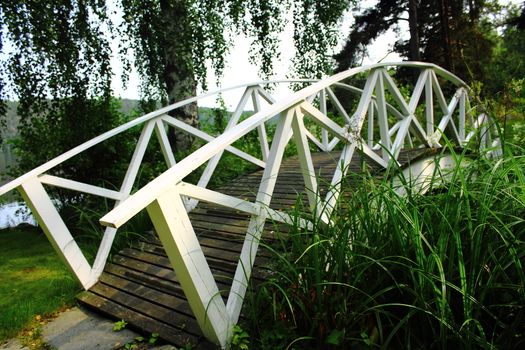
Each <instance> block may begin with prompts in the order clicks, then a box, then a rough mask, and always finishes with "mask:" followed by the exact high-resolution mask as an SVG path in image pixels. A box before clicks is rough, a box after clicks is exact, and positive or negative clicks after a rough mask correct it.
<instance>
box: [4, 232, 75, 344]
mask: <svg viewBox="0 0 525 350" xmlns="http://www.w3.org/2000/svg"><path fill="white" fill-rule="evenodd" d="M0 281H1V283H0V310H2V312H0V342H1V341H2V340H5V339H7V338H10V337H14V336H15V335H16V334H18V333H19V332H20V331H21V330H22V329H23V328H24V327H25V326H26V325H27V324H28V323H29V322H30V321H31V320H32V319H33V318H34V317H35V316H36V315H42V316H43V315H46V314H49V313H52V312H54V311H56V310H57V309H60V308H63V307H65V306H69V305H71V304H73V302H74V297H75V295H76V294H77V293H78V291H79V290H80V287H79V285H78V283H77V281H76V280H75V279H74V277H73V276H72V274H71V273H70V272H69V271H68V270H67V268H66V267H65V265H64V264H63V263H62V261H60V259H59V257H58V256H57V254H56V253H55V251H54V250H53V249H52V247H51V245H50V244H49V241H48V240H47V238H46V237H45V235H44V234H43V233H42V232H41V231H40V230H39V229H37V228H32V227H27V226H24V227H19V228H15V229H5V230H1V231H0ZM37 317H38V318H40V317H41V316H37Z"/></svg>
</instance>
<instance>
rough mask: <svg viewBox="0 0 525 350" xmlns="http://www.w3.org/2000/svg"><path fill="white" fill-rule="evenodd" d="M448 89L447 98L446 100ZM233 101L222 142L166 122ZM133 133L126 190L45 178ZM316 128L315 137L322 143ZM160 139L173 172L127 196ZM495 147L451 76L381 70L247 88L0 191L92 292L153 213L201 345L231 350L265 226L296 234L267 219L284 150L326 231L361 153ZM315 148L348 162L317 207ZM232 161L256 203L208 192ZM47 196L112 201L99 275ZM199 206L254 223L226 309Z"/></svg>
mask: <svg viewBox="0 0 525 350" xmlns="http://www.w3.org/2000/svg"><path fill="white" fill-rule="evenodd" d="M395 67H404V68H409V69H414V70H417V71H418V72H419V75H418V78H417V80H416V83H415V84H414V87H413V90H412V91H410V93H409V94H408V95H407V94H406V93H404V91H403V89H402V88H401V87H400V86H399V84H397V83H396V81H395V79H394V78H393V77H392V76H391V75H390V72H389V70H388V69H389V68H395ZM357 76H361V77H363V80H364V83H363V86H354V85H351V84H350V83H349V80H352V78H355V77H357ZM293 83H302V84H306V85H307V86H306V87H305V88H303V89H301V90H299V91H297V92H294V93H292V94H290V95H289V96H287V97H286V98H281V99H276V98H274V97H273V96H272V95H271V93H269V92H268V91H267V90H265V89H264V86H266V85H269V84H293ZM444 85H448V87H447V88H446V89H445V88H443V86H444ZM229 90H238V91H240V98H239V102H238V104H237V107H236V109H235V111H234V112H233V114H232V115H231V117H230V119H229V121H228V124H227V126H226V128H225V131H224V132H223V133H222V134H221V135H219V136H217V137H213V136H211V135H208V134H206V133H204V132H203V131H200V130H198V129H195V128H193V127H191V126H189V125H186V124H184V123H183V122H181V121H179V120H177V119H175V118H172V117H170V116H169V115H168V112H170V111H172V110H175V109H177V108H180V107H182V106H184V105H186V104H189V103H193V102H196V101H199V100H201V99H203V98H205V97H209V96H214V95H217V94H219V93H223V92H226V91H229ZM343 90H344V91H348V92H350V93H352V94H354V95H355V96H356V98H355V99H354V100H353V101H354V102H353V103H345V102H343V101H341V95H340V94H339V93H338V92H339V91H343ZM446 95H448V96H447V97H445V96H446ZM249 102H251V106H252V108H253V110H254V112H255V113H254V114H253V115H251V116H250V117H248V118H246V119H244V120H242V121H241V114H242V113H243V112H244V111H246V109H247V106H249ZM329 106H330V107H331V110H330V109H329ZM329 112H333V113H334V114H336V115H337V118H332V117H331V116H332V115H333V114H332V113H329ZM271 120H272V121H275V120H277V127H276V130H275V133H274V134H273V137H272V140H271V142H270V141H269V137H268V135H267V128H266V126H267V123H268V122H270V121H271ZM138 125H142V132H141V134H140V137H139V139H138V141H137V146H136V148H135V151H134V153H133V155H132V157H131V160H130V163H129V166H128V170H127V172H126V175H125V177H124V179H123V180H122V183H121V186H120V190H118V191H116V190H111V189H107V188H102V187H99V186H93V185H90V184H86V183H80V182H77V181H74V180H69V179H65V178H61V177H60V176H56V175H51V174H50V171H52V169H53V168H54V167H56V166H57V165H59V164H61V163H63V162H65V161H67V160H69V159H71V158H72V157H74V156H75V155H77V154H79V153H81V152H84V151H86V150H88V149H89V148H90V147H93V146H94V145H96V144H99V143H101V142H103V141H105V140H107V139H109V138H112V137H115V136H116V135H118V134H121V133H123V132H126V131H128V130H130V129H131V128H133V127H135V126H138ZM310 126H314V127H315V130H319V132H318V133H317V134H316V133H315V132H314V131H313V129H312V128H310ZM167 127H174V128H177V129H180V130H182V131H184V132H187V133H189V134H191V135H193V136H194V137H197V138H200V139H202V140H204V141H206V142H207V143H206V144H205V145H204V146H203V147H201V148H199V149H198V150H196V151H195V152H193V153H191V154H190V155H188V156H187V157H185V158H184V159H181V160H177V159H175V155H174V152H173V150H172V149H171V146H170V144H169V142H168V139H167V133H166V128H167ZM153 132H155V135H156V138H157V140H158V142H159V145H160V147H161V151H162V154H163V156H164V159H165V162H166V164H167V168H168V169H167V170H166V171H165V172H164V173H162V174H161V175H159V176H158V177H157V178H156V179H154V180H153V181H151V182H150V183H148V184H147V185H145V186H144V187H143V188H141V189H139V190H137V191H136V192H135V193H132V188H133V185H134V184H135V183H136V178H137V174H138V169H139V167H140V164H141V161H142V159H143V157H144V153H145V150H146V147H147V146H148V143H149V141H150V139H151V138H152V135H153ZM249 132H257V134H258V137H259V141H260V149H261V152H260V153H261V157H260V158H257V157H255V156H254V155H252V154H248V153H246V152H244V151H242V150H240V149H238V148H236V147H234V145H233V144H234V142H235V141H238V140H240V139H242V137H244V136H245V135H246V134H248V133H249ZM493 135H494V133H493V130H492V125H491V123H490V120H489V118H488V117H487V116H486V115H484V114H481V115H479V116H478V115H475V110H474V109H473V108H471V107H470V104H469V100H468V86H467V85H466V84H465V83H464V82H463V81H462V80H460V79H459V78H457V77H456V76H454V75H453V74H451V73H450V72H447V71H446V70H444V69H442V68H440V67H438V66H436V65H433V64H428V63H421V62H401V63H381V64H375V65H371V66H364V67H358V68H353V69H350V70H348V71H345V72H341V73H338V74H336V75H334V76H331V77H328V78H326V79H323V80H320V81H313V80H300V79H299V80H281V81H274V82H257V83H250V84H246V85H241V86H237V87H233V88H228V89H221V90H218V91H215V92H211V93H206V94H203V95H201V96H196V97H192V98H189V99H186V100H184V101H180V102H177V103H175V104H173V105H171V106H168V107H164V108H161V109H159V110H157V111H154V112H152V113H149V114H146V115H144V116H142V117H139V118H137V119H135V120H132V121H130V122H128V123H126V124H124V125H121V126H119V127H117V128H115V129H113V130H110V131H108V132H106V133H104V134H102V135H100V136H98V137H96V138H94V139H92V140H90V141H87V142H86V143H84V144H81V145H79V146H77V147H75V148H74V149H72V150H70V151H68V152H66V153H64V154H62V155H60V156H58V157H56V158H55V159H53V160H51V161H49V162H47V163H45V164H43V165H41V166H39V167H38V168H36V169H34V170H32V171H30V172H28V173H26V174H24V175H22V176H21V177H19V178H17V179H15V180H13V181H12V182H10V183H8V184H6V185H4V186H3V187H1V188H0V195H2V194H4V193H6V192H8V191H10V190H12V189H15V188H18V190H19V191H20V192H21V193H22V195H23V197H24V199H25V201H26V202H27V203H28V205H29V207H30V208H31V210H32V212H33V213H34V215H35V216H36V218H37V220H38V222H39V224H40V225H41V226H42V228H43V230H44V232H45V233H46V235H47V237H48V239H49V240H50V242H51V243H52V245H53V246H54V248H55V250H56V251H57V253H58V254H59V255H60V256H61V257H62V258H63V260H64V261H65V262H66V264H67V265H68V266H69V268H70V269H71V270H72V271H73V273H74V274H75V276H76V277H77V279H78V280H79V282H80V283H81V284H82V285H83V287H84V288H85V289H89V288H90V287H91V286H92V285H93V284H95V283H96V282H97V280H98V278H99V276H100V274H101V273H102V271H103V269H104V266H105V264H106V260H107V258H108V254H109V251H110V248H111V245H112V242H113V239H114V237H115V234H116V232H117V229H118V228H119V227H120V226H122V225H123V224H124V223H126V222H127V221H128V220H129V219H130V218H132V217H133V216H134V215H136V214H137V213H138V212H140V211H142V210H143V209H147V211H148V213H149V215H150V218H151V219H152V222H153V223H154V226H155V229H156V231H157V233H158V235H159V238H160V241H161V242H162V244H163V246H164V248H165V250H166V253H167V255H168V257H169V259H170V262H171V265H172V266H173V268H174V270H175V272H176V273H177V276H178V278H179V280H180V283H181V286H182V288H183V290H184V292H185V294H186V296H187V298H188V302H189V304H190V306H191V309H192V311H193V313H194V314H195V316H196V318H197V321H198V323H199V325H200V327H201V329H202V331H203V333H204V335H205V336H206V337H207V338H208V339H209V340H211V341H212V342H215V343H217V344H219V345H221V346H222V347H226V346H227V344H228V341H229V339H230V337H231V328H232V325H233V324H235V323H236V322H237V320H238V318H239V314H240V311H241V307H242V302H243V298H244V295H245V292H246V287H247V283H248V280H249V279H250V275H251V271H252V268H253V264H254V259H255V256H256V255H257V251H258V245H259V240H260V236H261V233H262V227H263V225H264V223H265V221H266V220H267V219H272V220H275V221H278V222H284V223H287V222H291V218H290V217H289V216H288V214H286V213H285V212H282V211H277V210H273V209H271V208H270V207H269V205H270V201H271V199H272V193H273V191H274V187H275V182H276V179H277V175H278V174H279V169H280V166H281V162H282V158H283V153H284V149H285V147H286V145H287V144H288V143H289V142H290V141H291V140H292V142H294V143H295V145H296V147H297V151H298V159H299V164H300V168H301V173H302V176H303V180H304V183H305V187H306V188H307V191H306V192H307V195H308V201H309V205H310V209H311V210H312V211H315V212H318V213H321V214H320V215H323V217H322V218H321V219H324V220H327V217H328V214H329V212H328V211H329V210H330V208H333V207H334V206H335V202H336V201H337V198H338V196H339V195H340V187H339V184H340V182H341V179H342V178H343V177H344V176H345V175H346V172H347V171H348V165H349V163H350V161H351V159H352V157H353V156H354V154H355V153H357V152H358V153H360V154H362V155H363V156H364V157H367V158H368V159H369V160H370V161H372V162H373V163H375V164H376V165H377V166H379V167H382V168H385V169H386V168H388V167H389V166H390V165H391V164H392V163H398V162H399V160H398V157H399V155H400V152H401V150H402V149H403V148H405V147H419V148H439V147H441V146H443V145H444V143H445V140H450V142H453V143H454V144H455V145H457V146H458V147H462V146H464V145H466V144H467V143H468V142H469V141H471V140H472V139H473V138H475V137H476V138H478V139H479V144H480V146H481V147H482V148H487V149H488V152H489V154H495V153H497V146H498V142H499V141H498V139H497V138H494V139H493V138H492V137H493ZM311 144H313V145H314V146H315V147H317V148H318V149H319V150H321V151H323V152H330V151H332V150H334V149H335V148H336V147H339V148H340V150H341V155H340V158H339V159H338V166H337V167H336V169H335V172H334V174H333V176H332V179H331V187H330V188H331V189H330V191H329V193H327V194H326V196H325V198H324V199H321V200H320V199H319V196H317V194H318V183H317V178H316V174H315V170H314V166H313V163H312V155H311V150H310V148H311V147H310V145H311ZM225 151H226V152H231V153H233V154H235V155H236V156H238V157H240V158H242V159H244V160H246V161H248V162H251V163H253V164H255V165H257V166H259V167H261V168H263V169H264V173H263V177H262V180H261V182H260V184H259V186H258V188H257V190H256V192H257V196H256V199H255V201H247V200H244V199H241V198H237V197H233V196H229V195H226V194H223V193H220V192H217V191H213V190H210V189H207V184H208V182H209V180H210V179H211V177H212V176H213V172H214V170H215V168H216V167H217V164H218V162H219V161H220V159H221V156H222V154H223V152H225ZM200 166H205V170H204V172H203V173H202V175H201V177H200V179H199V181H198V182H197V183H196V184H190V183H187V182H184V178H185V177H186V176H188V175H189V174H190V173H192V172H193V171H195V170H196V169H197V168H199V167H200ZM44 185H46V186H57V187H63V188H67V189H70V190H75V191H79V192H82V193H87V194H91V195H95V196H100V197H102V198H106V199H111V200H113V201H115V206H114V208H113V209H112V210H111V211H110V212H108V213H107V214H106V215H104V217H102V218H101V219H100V222H101V224H102V225H104V226H106V230H105V234H104V237H103V239H102V241H101V244H100V248H99V251H98V253H97V256H96V259H95V262H94V264H93V265H92V266H91V265H90V264H89V263H88V262H87V260H86V259H85V257H84V255H83V253H82V251H81V250H80V248H79V247H78V245H77V243H76V242H75V239H74V238H73V236H72V235H71V233H70V232H69V230H68V228H67V225H66V223H65V222H64V220H63V219H62V218H61V217H60V215H59V212H58V211H57V209H56V208H55V206H54V203H53V201H52V199H51V198H50V197H49V195H48V193H47V191H46V189H45V188H44ZM199 201H205V202H210V203H214V204H217V205H221V206H226V207H230V208H235V209H236V210H239V211H242V212H245V213H247V214H248V215H250V217H251V219H250V223H249V226H248V230H247V232H246V235H245V241H244V244H243V248H242V251H241V254H240V259H239V262H238V265H237V270H236V272H235V276H234V279H233V283H232V286H231V290H230V293H229V296H228V299H227V302H226V303H225V302H224V301H223V299H222V298H221V295H220V293H219V289H218V287H217V284H216V282H215V280H214V278H213V275H212V272H211V271H210V268H209V266H208V264H207V262H206V259H205V257H204V254H203V252H202V249H201V246H200V244H199V241H198V240H197V237H196V235H195V232H194V229H193V227H192V224H191V221H190V219H189V217H188V214H187V213H188V212H189V211H191V210H192V209H193V208H195V206H196V205H197V203H198V202H199ZM321 207H322V208H323V210H321V209H320V208H321ZM326 208H328V209H326ZM302 224H303V225H304V226H305V227H308V225H309V223H308V222H307V221H304V222H303V223H302Z"/></svg>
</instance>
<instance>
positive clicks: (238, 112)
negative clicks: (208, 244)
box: [192, 87, 253, 207]
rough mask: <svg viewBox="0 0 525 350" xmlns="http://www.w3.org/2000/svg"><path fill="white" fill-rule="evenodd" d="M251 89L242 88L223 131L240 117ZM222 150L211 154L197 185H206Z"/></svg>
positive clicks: (193, 204) (234, 123) (229, 127)
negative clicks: (241, 92)
mask: <svg viewBox="0 0 525 350" xmlns="http://www.w3.org/2000/svg"><path fill="white" fill-rule="evenodd" d="M252 91H253V87H248V88H246V90H244V93H243V94H242V96H241V99H240V100H239V103H238V104H237V107H236V108H235V112H234V113H233V114H232V116H231V118H230V120H228V124H226V127H225V129H224V131H226V130H230V129H231V128H232V127H234V126H235V125H236V124H237V122H238V121H239V118H240V117H241V114H242V112H243V111H244V110H245V108H246V104H247V103H248V100H249V98H250V96H251V93H252ZM223 153H224V151H220V152H218V153H217V154H216V155H215V156H213V157H212V158H211V159H210V160H209V161H208V164H206V168H205V169H204V171H203V173H202V175H201V177H200V179H199V182H198V186H199V187H206V186H207V185H208V182H209V181H210V179H211V177H212V175H213V172H214V171H215V169H216V168H217V164H219V161H220V159H221V157H222V154H223ZM196 205H197V201H193V202H192V206H193V207H195V206H196Z"/></svg>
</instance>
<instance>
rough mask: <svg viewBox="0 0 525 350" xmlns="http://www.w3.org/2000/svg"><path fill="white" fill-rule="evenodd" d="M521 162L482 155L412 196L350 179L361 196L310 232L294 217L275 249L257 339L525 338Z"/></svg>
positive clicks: (440, 343) (428, 342)
mask: <svg viewBox="0 0 525 350" xmlns="http://www.w3.org/2000/svg"><path fill="white" fill-rule="evenodd" d="M456 157H457V158H458V160H461V159H462V158H463V157H465V155H464V154H457V155H456ZM523 169H525V157H523V156H513V155H510V154H508V155H507V157H505V158H503V159H498V160H486V159H484V158H478V159H476V160H474V161H471V162H469V163H468V166H464V167H456V168H455V169H454V170H453V172H452V178H451V181H450V183H449V184H448V185H447V186H446V187H440V188H432V189H431V190H430V192H429V193H427V194H425V195H419V194H416V193H410V192H409V195H408V196H407V197H406V198H404V197H399V196H398V195H397V194H396V193H395V190H394V189H393V188H392V186H391V183H390V181H389V180H384V179H383V180H378V179H377V178H374V177H372V176H370V175H351V176H350V177H349V178H348V179H346V180H345V183H344V186H348V185H349V184H350V183H352V188H353V189H352V192H351V196H349V197H345V198H343V199H342V200H340V201H339V202H338V204H337V208H336V210H335V211H334V214H332V215H331V218H330V219H331V221H330V223H329V224H324V223H322V222H320V221H319V220H316V219H314V229H313V230H312V231H311V232H305V231H304V230H302V229H300V228H299V227H298V226H296V227H294V228H293V229H292V230H291V232H290V233H287V234H286V235H283V237H282V241H281V244H280V245H279V247H277V248H276V247H268V248H269V249H270V250H271V251H272V254H273V259H272V260H273V264H272V266H271V268H270V270H271V271H273V274H272V277H271V278H269V279H268V280H267V281H266V282H265V283H263V284H262V286H261V287H260V289H259V290H258V292H257V293H254V294H252V295H249V298H248V299H247V300H249V309H248V310H249V311H248V312H247V316H248V317H249V318H250V321H249V325H250V329H249V333H250V334H251V335H252V338H251V342H252V343H256V344H257V345H255V348H263V349H267V348H283V349H284V348H286V347H287V346H289V348H290V349H294V348H302V349H327V348H328V349H346V348H353V347H358V348H379V347H381V348H400V349H405V348H418V349H419V348H424V349H439V348H441V349H447V348H461V349H469V348H501V349H510V348H520V347H523V346H524V344H525V329H524V328H523V324H525V309H524V305H525V289H524V287H525V274H524V270H523V264H524V262H525V219H524V218H525V196H524V194H525V192H524V188H525V175H524V173H523ZM356 177H357V178H356ZM435 183H436V184H437V181H436V182H435ZM356 186H357V187H356ZM295 214H296V217H299V214H300V211H299V210H298V211H297V212H296V213H295ZM268 306H270V307H268ZM260 310H269V312H260Z"/></svg>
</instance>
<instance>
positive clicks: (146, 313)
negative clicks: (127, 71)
mask: <svg viewBox="0 0 525 350" xmlns="http://www.w3.org/2000/svg"><path fill="white" fill-rule="evenodd" d="M433 152H434V153H435V152H436V151H435V150H434V151H433ZM376 153H377V152H376ZM428 154H429V151H428V150H425V149H415V150H410V151H407V150H402V151H401V152H400V155H399V163H400V164H402V166H403V165H404V164H407V163H409V162H410V160H411V159H414V158H418V157H422V156H425V155H428ZM340 155H341V152H340V151H338V152H332V153H331V154H319V153H313V154H312V159H313V169H315V173H316V175H317V176H318V177H317V179H318V180H317V181H318V184H319V192H320V193H321V194H324V193H326V192H327V190H328V188H329V186H330V180H331V176H332V174H333V172H334V170H335V167H336V164H337V162H338V160H339V157H340ZM363 162H364V163H363ZM362 164H367V166H368V167H369V169H371V170H370V171H372V172H374V171H378V169H379V167H378V166H375V165H374V164H373V163H371V162H370V161H369V160H368V159H366V158H363V157H362V156H361V155H360V154H358V153H355V154H354V156H353V157H352V161H351V162H350V165H349V173H350V174H351V173H354V174H359V173H361V170H362ZM299 169H300V160H299V159H298V158H297V157H293V158H290V159H287V160H285V161H284V162H283V164H282V166H281V168H280V170H279V174H278V176H277V181H276V183H275V187H274V190H273V196H272V198H271V202H270V207H271V208H274V209H283V211H285V212H286V211H287V210H290V209H291V208H292V206H295V205H296V204H297V199H298V198H299V196H302V197H301V201H302V204H303V206H304V210H308V199H307V196H306V195H305V194H304V181H303V175H302V174H301V173H300V171H299ZM261 178H262V171H257V172H254V173H251V174H248V175H245V176H243V177H241V178H239V179H238V180H236V181H234V182H232V184H230V185H226V186H222V187H221V188H220V189H219V190H220V192H221V193H224V194H227V195H229V196H236V197H238V198H241V199H247V200H251V201H252V202H253V201H254V199H255V195H256V192H257V189H258V188H259V186H260V182H261ZM358 181H359V178H358V177H357V176H355V177H351V175H350V177H349V178H346V179H345V182H344V187H343V195H346V196H348V195H350V194H349V193H348V189H349V188H351V187H352V186H353V185H352V184H353V183H356V182H358ZM345 190H346V193H345ZM251 217H252V216H251V215H250V214H248V213H245V212H240V211H238V210H234V209H230V208H225V207H222V206H220V205H217V204H213V203H204V202H200V203H199V205H198V206H197V207H196V208H195V209H194V210H193V211H192V212H191V213H190V214H189V218H190V221H191V224H192V226H193V229H194V230H195V234H196V235H197V238H198V240H199V244H200V247H201V249H202V252H203V254H204V256H205V259H206V262H207V263H208V265H209V268H210V271H211V272H212V275H213V278H214V280H215V282H216V283H217V287H218V288H219V291H220V294H221V295H222V297H223V299H225V298H226V297H227V295H228V292H229V290H230V288H231V282H232V278H233V276H234V272H235V269H236V268H237V262H238V259H239V255H240V251H241V248H242V244H243V241H244V239H245V236H246V231H247V229H248V225H249V222H250V219H251ZM289 229H290V228H289V226H287V225H285V224H279V223H273V222H271V220H266V222H265V223H264V230H263V231H262V240H263V241H264V242H265V244H270V245H271V244H280V242H281V241H280V240H278V236H280V235H282V236H283V237H286V234H287V232H288V231H289ZM271 257H272V255H271V253H269V252H268V251H265V250H264V249H260V250H259V252H258V254H257V256H256V259H255V265H254V266H255V267H254V271H253V274H252V282H251V283H254V284H255V285H257V284H258V283H261V282H262V281H264V279H265V278H267V276H268V275H269V274H271V273H272V272H271V270H268V269H267V268H266V267H265V266H268V263H269V262H270V261H271ZM79 300H80V301H81V302H82V303H85V304H86V305H90V306H91V307H95V308H97V309H98V310H100V311H101V312H103V313H106V314H108V315H110V316H111V317H113V318H116V319H125V320H126V321H127V322H128V323H129V324H130V326H132V327H136V328H138V329H141V330H143V331H145V332H153V331H155V332H158V333H159V334H161V337H162V338H163V339H165V340H166V341H168V342H170V343H173V344H175V345H177V346H184V345H185V343H184V341H186V340H188V341H190V342H192V344H196V348H198V349H201V348H206V346H208V347H209V346H211V347H212V348H215V347H214V346H213V345H211V344H210V343H208V342H206V341H204V340H203V337H202V333H201V331H200V329H199V327H198V324H197V321H196V319H195V317H194V316H193V312H192V311H191V308H190V306H189V304H188V302H187V298H186V296H185V295H184V292H183V290H182V288H181V286H180V284H179V279H178V278H177V276H176V274H175V272H174V271H173V268H172V265H171V264H170V262H169V259H168V258H167V255H166V252H165V251H164V249H163V247H162V243H161V242H160V240H159V239H158V237H156V236H155V235H151V236H147V237H144V239H142V240H141V241H139V242H138V243H137V245H136V246H135V247H133V248H126V249H123V250H122V251H121V252H119V253H118V254H115V255H114V256H113V258H112V262H111V263H108V264H107V265H106V268H105V272H104V273H103V274H102V275H101V277H100V281H99V283H98V284H97V285H96V286H94V287H93V288H92V292H91V293H87V294H83V295H82V296H80V297H79ZM182 323H184V324H186V326H185V327H181V324H182Z"/></svg>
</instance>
